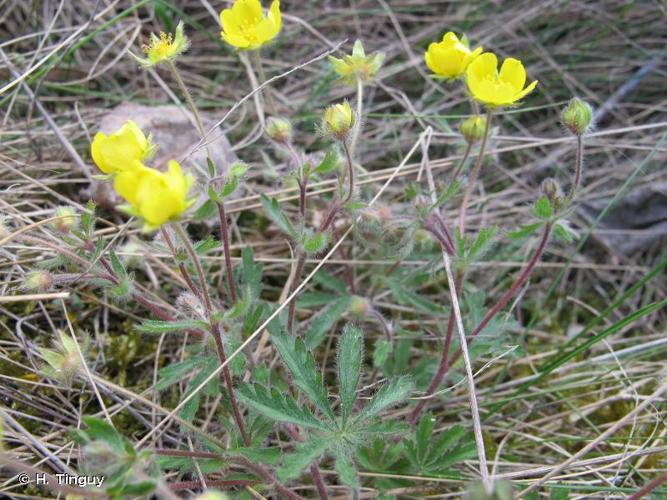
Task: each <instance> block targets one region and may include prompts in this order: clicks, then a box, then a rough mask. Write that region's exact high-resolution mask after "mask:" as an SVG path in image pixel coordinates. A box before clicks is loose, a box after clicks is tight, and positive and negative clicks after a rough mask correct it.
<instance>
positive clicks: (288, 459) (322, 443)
mask: <svg viewBox="0 0 667 500" xmlns="http://www.w3.org/2000/svg"><path fill="white" fill-rule="evenodd" d="M331 444H332V438H331V437H329V436H309V437H308V440H307V441H306V442H304V443H299V444H297V445H296V448H295V450H294V452H292V453H289V454H286V455H285V458H284V460H283V466H282V467H281V468H280V469H278V471H277V475H278V479H280V480H281V481H287V480H290V479H294V478H295V477H298V476H299V474H301V472H302V471H303V470H304V469H305V468H306V467H308V466H309V465H310V464H311V463H312V462H313V461H314V460H316V459H318V458H319V457H320V456H321V455H322V454H323V453H324V452H325V451H326V450H327V448H328V447H329V446H330V445H331Z"/></svg>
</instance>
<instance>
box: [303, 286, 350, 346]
mask: <svg viewBox="0 0 667 500" xmlns="http://www.w3.org/2000/svg"><path fill="white" fill-rule="evenodd" d="M349 306H350V297H349V296H347V297H342V298H339V299H336V300H334V301H333V302H331V303H330V304H329V305H328V306H327V307H326V308H324V309H322V310H321V311H319V312H318V313H317V314H315V315H314V316H313V317H312V318H311V319H310V323H309V325H308V329H307V330H306V333H305V335H304V338H305V342H306V347H308V349H311V350H312V349H315V348H316V347H317V346H319V345H320V344H321V343H322V342H323V341H324V339H325V338H326V335H327V333H328V332H329V330H331V327H332V326H333V325H334V323H336V321H338V320H339V319H340V318H341V317H342V316H343V314H345V313H346V312H347V310H348V308H349Z"/></svg>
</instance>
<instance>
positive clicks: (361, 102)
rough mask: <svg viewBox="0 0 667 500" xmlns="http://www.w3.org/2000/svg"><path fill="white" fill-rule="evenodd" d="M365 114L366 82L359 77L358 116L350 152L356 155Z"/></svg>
mask: <svg viewBox="0 0 667 500" xmlns="http://www.w3.org/2000/svg"><path fill="white" fill-rule="evenodd" d="M363 112H364V82H362V81H361V78H359V77H357V116H356V123H355V124H354V130H353V131H352V142H351V145H350V152H351V154H352V155H354V152H355V151H356V149H357V141H358V140H359V135H360V134H361V125H362V121H361V117H362V115H363Z"/></svg>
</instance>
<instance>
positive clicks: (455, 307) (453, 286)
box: [424, 116, 492, 491]
mask: <svg viewBox="0 0 667 500" xmlns="http://www.w3.org/2000/svg"><path fill="white" fill-rule="evenodd" d="M488 118H489V119H490V116H489V117H488ZM487 123H488V122H487ZM424 154H425V158H426V161H425V167H426V179H427V181H428V186H429V191H430V192H431V200H432V202H433V204H434V205H435V203H436V195H435V182H434V180H433V172H432V171H431V164H430V162H429V161H428V156H427V155H428V147H427V148H425V150H424ZM434 212H435V215H436V218H438V217H440V213H439V210H438V207H437V206H436V207H435V208H434ZM440 221H441V225H442V228H444V230H445V231H446V226H445V224H444V221H442V219H441V218H440ZM442 241H445V240H442ZM442 241H441V244H442ZM442 261H443V263H444V265H445V273H446V275H447V285H448V286H449V290H450V295H451V300H452V313H453V314H452V315H453V316H454V319H455V320H456V330H457V332H458V334H459V343H460V344H461V352H462V354H463V361H464V365H465V370H466V378H467V379H468V399H469V401H470V414H471V416H472V427H473V434H474V435H475V447H476V448H477V459H478V460H479V473H480V476H481V479H482V483H483V484H484V488H485V489H486V490H487V491H490V490H491V486H492V485H491V479H490V477H489V467H488V465H487V462H486V448H485V446H484V436H483V435H482V420H481V418H480V416H479V406H478V404H477V390H476V388H475V377H474V374H473V371H472V362H471V361H470V356H469V354H468V344H467V343H466V334H465V329H464V327H463V318H462V317H461V307H460V304H459V294H458V288H459V287H460V285H459V284H458V283H457V280H456V279H454V274H453V273H452V263H451V260H450V257H449V254H448V253H447V251H446V250H445V247H444V246H443V248H442ZM450 341H451V340H450Z"/></svg>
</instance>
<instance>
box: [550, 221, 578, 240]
mask: <svg viewBox="0 0 667 500" xmlns="http://www.w3.org/2000/svg"><path fill="white" fill-rule="evenodd" d="M553 231H554V236H555V237H556V238H557V239H559V240H562V241H564V242H565V243H573V242H574V240H578V239H579V233H577V232H576V231H575V230H574V229H572V228H571V227H570V224H569V223H568V222H567V221H566V220H562V219H561V220H559V221H557V222H556V223H555V224H554V228H553Z"/></svg>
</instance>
